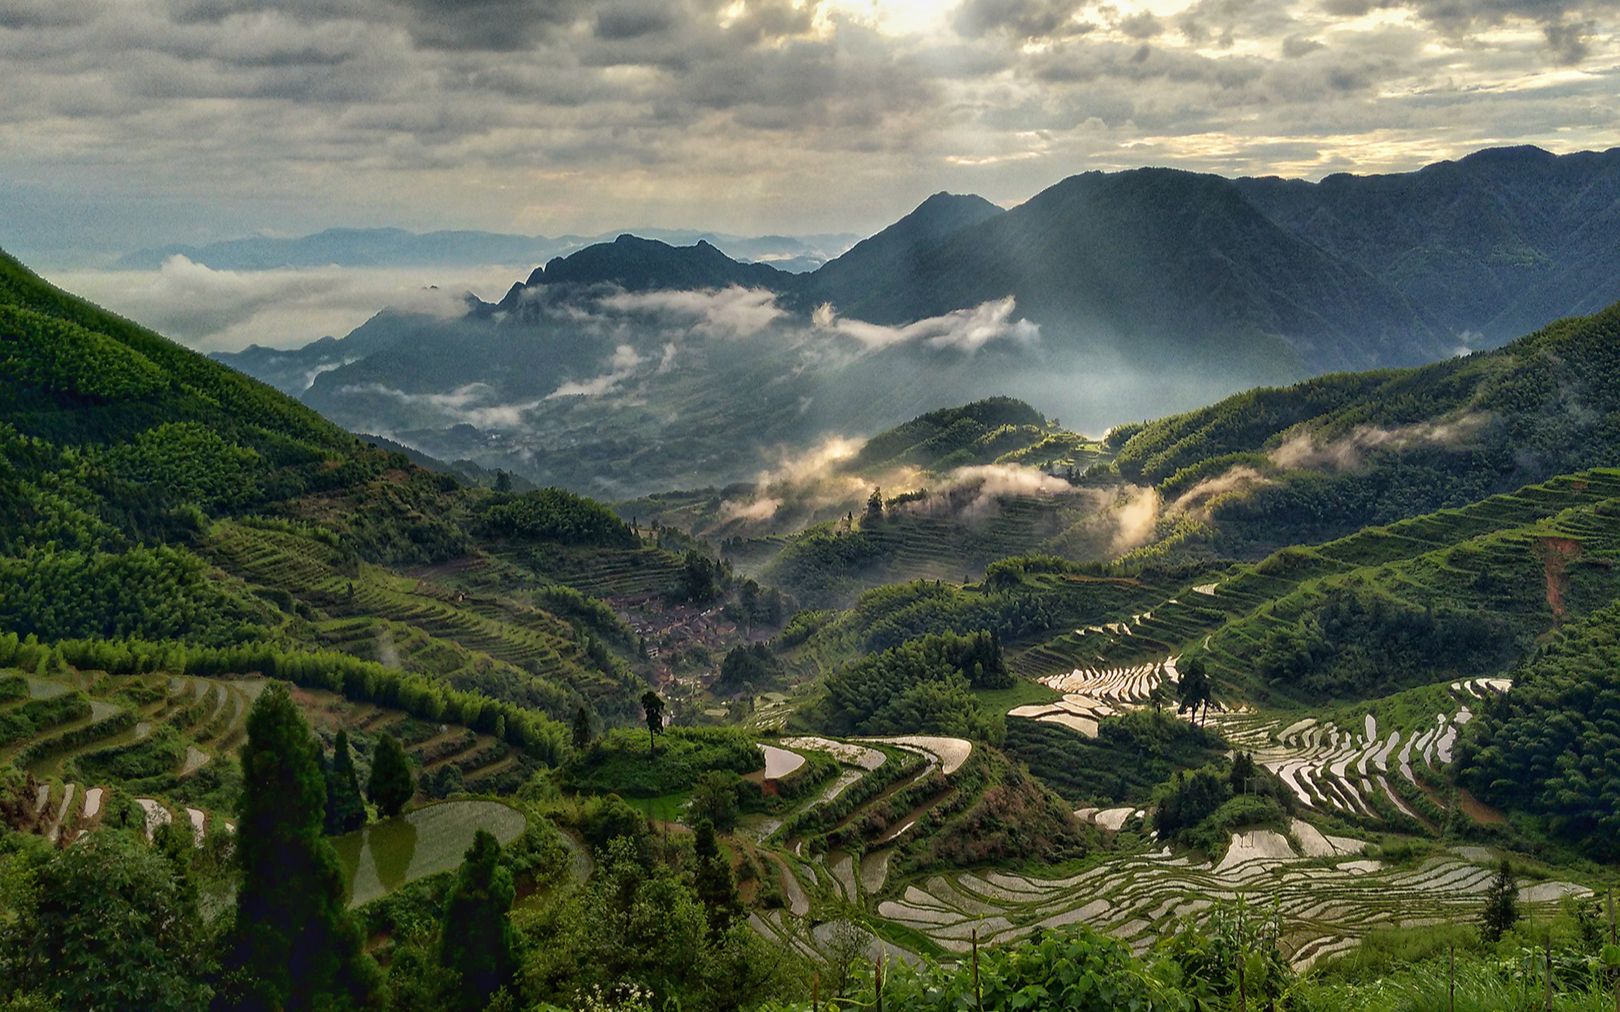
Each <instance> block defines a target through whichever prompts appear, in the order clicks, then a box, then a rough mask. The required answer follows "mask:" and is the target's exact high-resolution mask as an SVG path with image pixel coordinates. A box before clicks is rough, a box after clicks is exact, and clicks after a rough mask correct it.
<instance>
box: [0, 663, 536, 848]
mask: <svg viewBox="0 0 1620 1012" xmlns="http://www.w3.org/2000/svg"><path fill="white" fill-rule="evenodd" d="M6 677H17V678H22V679H23V680H25V681H26V683H27V688H28V695H27V696H26V697H23V698H20V699H15V700H9V701H6V702H0V714H4V713H5V712H6V711H8V710H10V709H13V708H15V707H18V706H21V705H23V704H24V702H26V700H28V699H59V698H63V697H69V696H72V695H77V696H81V697H83V699H84V703H85V705H84V706H83V707H82V710H83V711H84V715H83V716H77V717H74V718H72V719H69V720H63V721H60V722H57V723H53V724H49V725H46V726H43V727H40V728H38V729H37V730H36V731H34V732H33V733H31V734H30V735H28V736H27V737H25V738H23V739H20V740H18V741H15V742H12V743H9V744H8V745H7V746H5V748H4V750H3V751H0V760H3V761H7V762H10V763H12V764H13V765H15V766H16V767H17V768H18V769H20V770H21V771H22V772H23V773H24V775H25V777H26V780H25V790H26V791H27V792H28V798H29V800H30V802H31V803H30V804H28V805H27V806H26V807H27V813H26V814H27V821H26V823H25V824H24V825H20V826H15V827H13V828H16V829H19V830H22V831H26V832H34V833H38V834H39V835H42V836H44V837H46V838H47V839H49V840H50V841H51V842H53V843H60V844H62V845H66V844H69V843H71V842H72V841H73V840H76V839H78V838H79V837H80V836H82V835H83V834H84V833H86V832H88V831H90V830H92V829H94V828H96V827H97V826H99V825H101V824H102V823H103V822H104V821H105V820H107V819H108V818H113V819H116V820H119V821H120V822H121V823H123V824H133V825H138V826H142V827H144V829H145V832H146V833H147V835H148V836H151V835H152V834H153V833H155V832H156V830H157V829H158V827H159V826H162V825H165V824H168V823H171V822H172V823H178V824H181V825H189V826H190V827H191V830H192V832H193V834H194V838H195V840H196V842H197V843H198V844H199V845H201V843H202V842H203V841H204V839H205V838H206V836H207V834H209V833H213V832H220V831H226V832H229V831H232V830H233V828H234V827H233V825H232V819H233V817H234V816H233V814H232V813H231V812H229V811H228V810H226V808H221V807H217V806H216V805H215V804H214V800H213V799H216V798H220V797H222V796H223V795H221V794H219V793H218V792H216V791H215V790H213V789H212V788H211V787H210V785H209V784H208V783H205V782H203V781H202V780H200V779H199V776H200V775H201V774H203V773H204V772H205V771H207V770H208V769H209V767H210V766H211V765H213V764H215V763H218V762H220V761H221V760H222V758H224V759H225V761H227V762H234V754H235V752H236V750H237V749H238V748H239V747H240V746H241V745H242V743H243V741H244V740H245V737H246V732H245V727H246V720H247V714H248V710H249V708H250V707H251V706H252V705H253V701H254V700H255V699H256V698H257V697H258V695H259V693H260V692H262V691H263V689H264V687H265V685H266V684H268V683H267V682H266V681H265V680H264V679H262V678H257V677H255V678H203V677H196V676H190V675H161V674H158V675H140V676H107V675H102V674H98V673H95V672H74V671H69V672H66V673H63V674H61V675H58V676H53V677H49V678H46V677H41V676H37V675H22V674H21V673H15V674H13V673H8V672H0V678H6ZM293 696H294V699H295V700H296V701H297V702H298V704H299V706H300V708H301V709H302V710H303V711H304V713H305V715H306V717H308V718H309V720H310V722H311V724H312V726H314V727H315V728H316V729H317V730H318V731H324V732H327V733H331V732H334V731H335V730H336V729H337V728H339V727H345V728H347V729H348V730H349V732H350V734H351V735H353V736H354V737H355V738H356V740H367V739H369V738H370V737H371V736H373V735H375V734H377V733H379V732H382V731H387V732H389V733H390V734H393V735H394V736H395V737H397V738H399V739H400V740H401V741H402V742H403V743H404V744H405V746H406V751H407V753H408V754H409V755H410V756H411V757H412V759H413V760H414V762H415V763H416V765H417V767H418V770H419V773H420V774H422V775H425V776H426V777H428V778H431V777H432V776H433V775H434V774H436V773H441V772H444V771H447V770H449V769H451V768H454V770H455V771H456V772H457V773H458V774H459V779H460V782H461V784H463V785H464V788H465V789H466V790H468V791H476V792H495V793H500V792H504V791H509V790H511V789H514V788H515V787H516V786H517V785H518V784H520V783H522V781H523V780H524V779H526V778H527V776H528V774H529V773H530V772H531V770H532V763H530V762H529V761H527V760H526V759H525V757H524V756H523V755H522V754H521V753H519V752H518V751H517V750H516V749H513V748H512V747H511V746H509V745H507V744H506V743H505V742H502V741H499V740H497V739H495V738H494V737H492V736H489V735H484V734H477V733H475V732H473V731H472V730H470V729H468V728H465V727H461V726H459V725H432V724H426V723H424V722H422V721H419V720H415V719H413V718H411V717H409V716H408V715H406V714H405V713H404V712H403V711H400V710H392V709H387V708H383V707H378V706H376V705H374V704H370V703H355V702H352V701H349V700H346V699H344V698H343V697H341V696H338V695H336V694H334V693H331V692H326V691H320V690H306V689H295V690H294V693H293ZM159 745H161V748H159V747H158V746H159ZM132 754H133V755H135V756H142V757H143V758H142V759H141V761H140V762H139V763H135V764H131V765H136V766H139V768H140V769H141V770H142V773H141V775H139V776H135V777H133V778H130V777H125V778H120V777H106V778H100V777H99V775H98V778H96V779H92V778H89V777H86V776H85V773H86V771H95V770H99V769H101V768H102V767H103V766H104V765H105V764H106V760H107V759H108V758H109V757H111V756H114V755H118V756H122V757H123V758H124V759H125V760H126V761H127V760H129V759H130V758H131V756H132ZM226 805H227V807H228V802H227V803H226Z"/></svg>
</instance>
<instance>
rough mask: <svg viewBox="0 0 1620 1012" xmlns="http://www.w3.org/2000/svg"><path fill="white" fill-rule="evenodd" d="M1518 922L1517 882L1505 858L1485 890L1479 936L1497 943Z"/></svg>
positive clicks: (1511, 867)
mask: <svg viewBox="0 0 1620 1012" xmlns="http://www.w3.org/2000/svg"><path fill="white" fill-rule="evenodd" d="M1518 922H1519V881H1518V879H1517V878H1515V877H1514V875H1513V866H1512V865H1510V864H1508V862H1507V858H1503V859H1502V863H1501V864H1500V865H1498V866H1497V868H1496V877H1495V878H1494V879H1492V880H1491V884H1490V887H1489V888H1487V889H1486V890H1485V910H1484V912H1483V913H1482V914H1481V916H1480V931H1479V933H1480V935H1481V936H1482V937H1483V938H1484V939H1485V941H1487V942H1499V941H1501V940H1502V936H1503V935H1505V934H1507V932H1508V929H1509V928H1511V927H1513V925H1515V924H1517V923H1518Z"/></svg>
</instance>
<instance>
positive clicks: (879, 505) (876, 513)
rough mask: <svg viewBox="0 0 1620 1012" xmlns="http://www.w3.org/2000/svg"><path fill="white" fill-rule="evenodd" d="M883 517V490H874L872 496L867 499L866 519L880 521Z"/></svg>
mask: <svg viewBox="0 0 1620 1012" xmlns="http://www.w3.org/2000/svg"><path fill="white" fill-rule="evenodd" d="M882 516H883V490H882V489H881V488H874V489H872V494H871V495H869V496H867V497H866V519H868V520H878V519H881V518H882Z"/></svg>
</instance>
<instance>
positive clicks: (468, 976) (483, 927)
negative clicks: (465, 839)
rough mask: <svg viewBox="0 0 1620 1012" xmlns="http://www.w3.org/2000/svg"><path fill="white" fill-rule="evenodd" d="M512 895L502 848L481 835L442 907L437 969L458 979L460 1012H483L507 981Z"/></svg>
mask: <svg viewBox="0 0 1620 1012" xmlns="http://www.w3.org/2000/svg"><path fill="white" fill-rule="evenodd" d="M516 895H517V891H516V889H515V888H514V886H513V883H512V872H511V870H510V869H508V868H506V867H504V866H502V865H501V845H500V844H499V843H497V842H496V840H495V837H493V836H491V835H490V834H489V833H487V832H485V831H484V830H482V829H480V830H479V831H478V833H477V834H476V835H475V836H474V837H473V843H472V846H471V847H469V848H468V849H467V853H466V856H465V857H464V858H463V860H462V864H461V870H460V871H459V872H458V873H457V874H456V884H455V886H454V887H452V888H451V890H450V900H449V902H448V903H447V904H446V905H445V910H444V924H443V928H442V930H441V932H440V936H439V963H440V964H441V965H443V966H445V967H448V968H449V969H451V970H454V971H456V973H457V974H458V975H459V978H460V979H459V982H458V983H459V998H460V1002H459V1004H460V1007H462V1008H465V1009H482V1008H485V1007H486V1006H487V1005H488V1002H489V996H490V995H492V994H494V993H495V992H496V991H497V990H499V989H500V988H501V987H503V986H505V984H506V982H507V981H508V980H510V979H511V976H512V967H513V959H512V946H513V933H512V924H511V921H510V920H509V919H508V918H507V914H508V912H509V911H510V910H511V909H512V900H513V898H514V897H515V896H516Z"/></svg>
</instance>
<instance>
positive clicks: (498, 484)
mask: <svg viewBox="0 0 1620 1012" xmlns="http://www.w3.org/2000/svg"><path fill="white" fill-rule="evenodd" d="M495 491H497V492H510V491H512V475H511V474H509V473H508V472H507V471H506V470H505V469H504V468H499V467H497V468H496V469H495Z"/></svg>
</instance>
